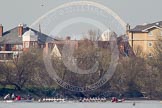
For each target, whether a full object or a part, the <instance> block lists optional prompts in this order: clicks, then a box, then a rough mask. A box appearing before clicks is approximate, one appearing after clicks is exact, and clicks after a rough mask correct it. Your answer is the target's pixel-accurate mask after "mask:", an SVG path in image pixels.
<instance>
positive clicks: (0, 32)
mask: <svg viewBox="0 0 162 108" xmlns="http://www.w3.org/2000/svg"><path fill="white" fill-rule="evenodd" d="M2 36H3V26H2V24H0V37H2Z"/></svg>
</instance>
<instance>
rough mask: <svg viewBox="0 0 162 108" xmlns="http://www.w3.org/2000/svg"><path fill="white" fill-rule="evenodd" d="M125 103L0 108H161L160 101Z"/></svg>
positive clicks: (3, 107) (3, 106) (7, 107)
mask: <svg viewBox="0 0 162 108" xmlns="http://www.w3.org/2000/svg"><path fill="white" fill-rule="evenodd" d="M135 103H136V104H135V106H133V101H126V102H124V103H110V102H106V103H79V102H76V103H74V102H64V103H37V102H34V103H4V102H0V108H162V103H160V101H135Z"/></svg>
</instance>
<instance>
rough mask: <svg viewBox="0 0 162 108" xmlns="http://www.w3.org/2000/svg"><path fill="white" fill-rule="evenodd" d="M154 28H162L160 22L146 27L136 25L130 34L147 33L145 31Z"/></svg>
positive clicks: (161, 22)
mask: <svg viewBox="0 0 162 108" xmlns="http://www.w3.org/2000/svg"><path fill="white" fill-rule="evenodd" d="M154 27H156V28H162V21H159V22H155V23H150V24H146V25H137V26H136V27H135V28H133V29H131V30H130V32H148V31H147V30H149V29H151V28H154Z"/></svg>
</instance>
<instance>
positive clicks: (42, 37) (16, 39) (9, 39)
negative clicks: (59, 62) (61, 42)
mask: <svg viewBox="0 0 162 108" xmlns="http://www.w3.org/2000/svg"><path fill="white" fill-rule="evenodd" d="M29 30H32V31H33V32H35V34H37V35H38V42H39V43H40V44H43V43H45V42H51V41H54V40H55V39H54V38H52V37H49V36H48V35H46V34H43V33H41V32H39V31H37V30H34V29H32V28H29V27H23V34H24V33H25V32H27V31H29ZM0 43H3V44H22V43H23V42H22V37H20V36H18V27H15V28H13V29H11V30H8V31H6V32H4V33H3V36H2V37H0Z"/></svg>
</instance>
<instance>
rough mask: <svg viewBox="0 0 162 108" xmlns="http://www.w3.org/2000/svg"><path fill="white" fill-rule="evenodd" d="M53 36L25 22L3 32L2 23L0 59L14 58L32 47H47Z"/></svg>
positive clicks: (0, 28)
mask: <svg viewBox="0 0 162 108" xmlns="http://www.w3.org/2000/svg"><path fill="white" fill-rule="evenodd" d="M50 41H54V39H53V38H51V37H49V36H48V35H45V34H43V33H41V32H39V31H36V30H34V29H32V28H30V27H27V26H25V25H23V24H20V25H18V27H15V28H13V29H11V30H8V31H6V32H3V26H2V25H0V60H1V61H3V60H12V59H14V58H17V57H18V56H19V54H20V53H22V52H23V51H27V50H28V49H30V48H45V47H46V46H45V45H46V43H47V42H50Z"/></svg>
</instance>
